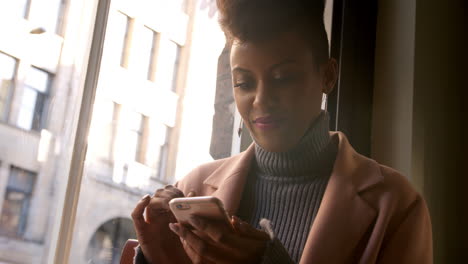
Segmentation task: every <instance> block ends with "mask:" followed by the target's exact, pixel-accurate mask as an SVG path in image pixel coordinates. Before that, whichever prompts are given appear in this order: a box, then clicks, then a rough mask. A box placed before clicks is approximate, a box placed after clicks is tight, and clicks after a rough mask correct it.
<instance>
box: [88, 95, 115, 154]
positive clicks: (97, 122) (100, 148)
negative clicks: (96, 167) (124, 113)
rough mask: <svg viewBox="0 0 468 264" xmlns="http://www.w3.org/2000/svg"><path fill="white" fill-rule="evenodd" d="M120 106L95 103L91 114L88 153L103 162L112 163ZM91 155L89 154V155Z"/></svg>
mask: <svg viewBox="0 0 468 264" xmlns="http://www.w3.org/2000/svg"><path fill="white" fill-rule="evenodd" d="M120 109H121V105H120V104H117V103H115V102H113V101H111V100H103V101H100V102H98V103H96V105H95V107H94V113H93V121H92V125H91V127H92V131H91V132H90V139H89V141H90V142H91V143H90V146H92V149H90V152H93V154H95V155H96V157H98V158H100V159H103V160H105V161H113V160H114V157H113V153H114V151H113V148H114V142H115V137H116V134H117V126H118V120H119V114H120ZM90 154H91V153H90Z"/></svg>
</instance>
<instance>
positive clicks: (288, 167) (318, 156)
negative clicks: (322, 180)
mask: <svg viewBox="0 0 468 264" xmlns="http://www.w3.org/2000/svg"><path fill="white" fill-rule="evenodd" d="M329 143H330V134H329V117H328V113H327V112H325V111H322V112H321V113H320V115H319V116H318V117H317V118H316V120H315V121H314V122H313V123H312V125H311V126H310V127H309V129H308V130H307V132H306V133H305V135H304V136H303V137H302V139H301V140H300V142H299V143H298V144H297V146H295V147H294V148H292V149H291V150H289V151H287V152H269V151H267V150H265V149H263V148H262V147H261V146H260V145H258V144H257V143H255V160H256V165H257V166H256V167H257V169H258V170H260V171H261V172H262V173H264V174H267V175H269V176H281V177H294V176H301V175H304V174H305V173H307V172H311V171H314V170H316V169H317V167H320V166H317V165H318V164H320V163H321V161H323V159H324V158H325V159H327V158H326V157H324V156H329V155H326V153H325V152H327V151H326V149H327V146H328V145H329Z"/></svg>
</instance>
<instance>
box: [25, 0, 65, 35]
mask: <svg viewBox="0 0 468 264" xmlns="http://www.w3.org/2000/svg"><path fill="white" fill-rule="evenodd" d="M33 1H34V0H33ZM36 1H37V0H36ZM33 8H34V9H33V10H31V12H33V14H31V16H30V17H29V18H30V19H33V20H34V22H36V23H38V24H39V26H40V27H43V28H44V29H45V30H47V31H49V32H54V33H55V32H57V27H58V22H59V17H60V13H61V10H62V0H47V1H43V0H40V3H37V4H36V3H35V4H34V5H33Z"/></svg>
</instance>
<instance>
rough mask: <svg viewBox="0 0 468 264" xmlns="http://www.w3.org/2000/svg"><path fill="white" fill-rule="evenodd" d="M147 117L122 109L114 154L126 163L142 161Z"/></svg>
mask: <svg viewBox="0 0 468 264" xmlns="http://www.w3.org/2000/svg"><path fill="white" fill-rule="evenodd" d="M145 121H146V117H144V116H143V115H142V114H140V113H137V112H135V111H131V110H128V109H124V110H123V111H122V115H121V118H119V121H118V123H119V125H118V126H119V128H118V139H117V142H116V146H115V148H114V156H115V157H116V158H117V159H118V160H119V161H123V162H125V163H129V162H132V161H138V162H141V160H142V158H141V156H142V154H141V153H142V152H143V144H144V139H143V136H144V130H145Z"/></svg>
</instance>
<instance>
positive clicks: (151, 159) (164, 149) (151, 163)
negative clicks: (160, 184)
mask: <svg viewBox="0 0 468 264" xmlns="http://www.w3.org/2000/svg"><path fill="white" fill-rule="evenodd" d="M150 122H152V123H151V124H150V125H149V132H148V141H147V149H146V152H145V164H146V165H147V166H148V167H151V168H152V169H153V177H154V178H158V179H161V180H163V178H164V175H165V170H166V163H167V154H168V147H169V135H170V128H169V127H168V126H166V125H164V124H162V123H159V122H158V121H156V120H151V119H150Z"/></svg>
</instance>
